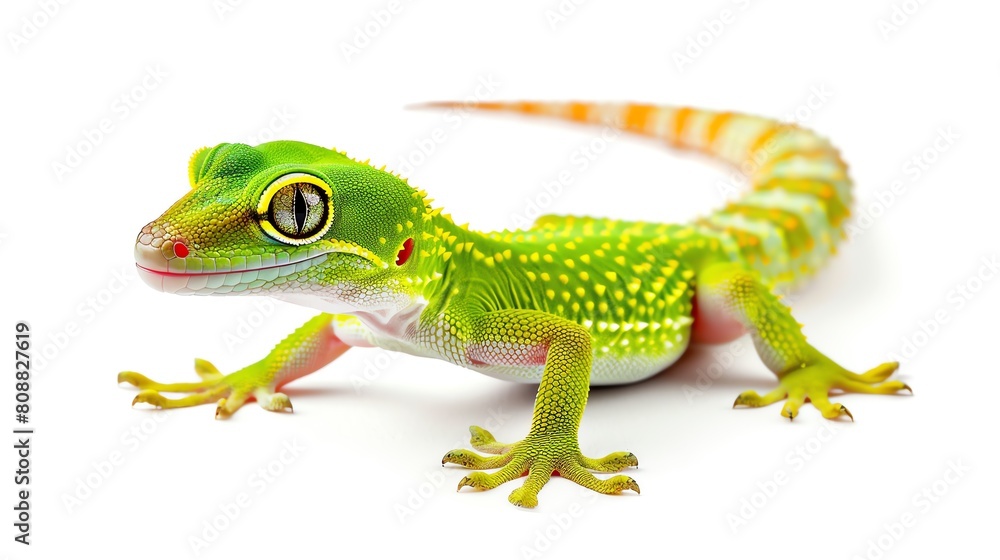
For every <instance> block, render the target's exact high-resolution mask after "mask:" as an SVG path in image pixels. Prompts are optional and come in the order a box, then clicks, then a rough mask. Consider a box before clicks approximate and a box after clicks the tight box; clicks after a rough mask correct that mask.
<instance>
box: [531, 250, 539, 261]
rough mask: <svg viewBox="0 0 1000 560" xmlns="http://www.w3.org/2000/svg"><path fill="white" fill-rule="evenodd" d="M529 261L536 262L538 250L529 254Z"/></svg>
mask: <svg viewBox="0 0 1000 560" xmlns="http://www.w3.org/2000/svg"><path fill="white" fill-rule="evenodd" d="M531 262H538V252H537V251H536V252H534V253H532V254H531Z"/></svg>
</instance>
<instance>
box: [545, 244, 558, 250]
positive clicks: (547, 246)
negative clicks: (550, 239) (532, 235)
mask: <svg viewBox="0 0 1000 560" xmlns="http://www.w3.org/2000/svg"><path fill="white" fill-rule="evenodd" d="M545 248H546V249H548V250H549V251H558V250H559V247H556V244H555V243H549V244H548V245H546V246H545Z"/></svg>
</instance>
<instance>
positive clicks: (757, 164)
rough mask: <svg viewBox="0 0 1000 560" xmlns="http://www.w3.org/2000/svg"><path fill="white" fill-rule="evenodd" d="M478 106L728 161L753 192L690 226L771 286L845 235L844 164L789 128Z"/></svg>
mask: <svg viewBox="0 0 1000 560" xmlns="http://www.w3.org/2000/svg"><path fill="white" fill-rule="evenodd" d="M427 106H431V107H460V106H463V105H462V104H460V103H449V102H445V103H431V104H428V105H427ZM476 108H477V109H482V110H496V111H508V112H517V113H526V114H532V115H543V116H549V117H559V118H562V119H567V120H571V121H578V122H584V123H592V124H603V125H611V126H615V127H617V128H621V129H624V130H626V131H629V132H633V133H638V134H642V135H645V136H653V137H656V138H660V139H663V140H664V141H666V143H667V144H668V145H670V146H672V147H674V148H680V149H691V150H696V151H699V152H702V153H705V154H709V155H712V156H715V157H717V158H719V159H721V160H723V161H725V162H727V163H729V164H731V165H732V166H734V167H735V169H736V173H735V176H736V177H739V178H741V179H745V181H746V182H747V183H749V185H750V187H751V188H750V192H749V193H746V194H744V195H743V196H742V197H741V198H739V199H738V200H735V201H732V202H730V203H728V204H727V205H726V206H725V207H724V208H722V209H719V210H717V211H715V212H713V213H711V214H709V215H708V216H706V217H703V218H700V219H698V220H697V221H696V224H697V225H700V226H702V227H703V228H705V229H707V230H710V231H711V232H714V233H715V234H716V235H720V236H723V237H726V238H728V240H731V241H732V242H734V243H735V246H737V247H738V248H739V251H740V252H741V253H742V255H743V257H744V260H745V261H746V262H747V263H748V264H749V265H750V266H752V267H753V268H754V269H756V270H757V271H759V272H760V274H761V275H762V276H763V277H764V278H765V280H767V281H770V282H773V283H775V284H781V285H790V284H794V283H797V281H798V280H801V279H802V278H804V277H806V276H808V275H810V274H811V273H813V272H814V271H816V270H817V269H818V268H819V267H820V266H822V265H823V264H824V263H825V261H826V260H827V259H828V258H829V256H830V255H832V254H833V253H834V252H835V250H836V244H837V243H838V242H839V241H840V240H841V239H843V238H844V237H845V236H844V225H845V219H846V218H847V217H848V215H849V213H850V210H849V208H850V207H851V203H852V193H851V187H852V185H851V180H850V178H849V177H848V174H847V165H846V164H845V163H844V162H843V160H841V159H840V154H839V153H838V151H837V150H836V148H834V147H833V146H832V145H831V144H830V143H829V142H828V141H827V140H826V139H824V138H822V137H820V136H819V135H817V134H816V133H814V132H812V131H811V130H808V129H805V128H801V127H798V126H796V125H794V124H786V123H781V122H778V121H775V120H772V119H766V118H762V117H755V116H750V115H744V114H740V113H730V112H713V111H703V110H700V109H691V108H688V107H664V106H655V105H637V104H626V103H601V104H598V103H578V102H568V103H548V102H541V103H536V102H512V103H492V102H490V103H479V104H478V105H477V106H476ZM730 246H732V245H730Z"/></svg>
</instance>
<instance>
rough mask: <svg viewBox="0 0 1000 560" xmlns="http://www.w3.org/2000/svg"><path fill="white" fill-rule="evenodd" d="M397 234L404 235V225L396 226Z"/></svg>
mask: <svg viewBox="0 0 1000 560" xmlns="http://www.w3.org/2000/svg"><path fill="white" fill-rule="evenodd" d="M396 232H397V233H403V224H396Z"/></svg>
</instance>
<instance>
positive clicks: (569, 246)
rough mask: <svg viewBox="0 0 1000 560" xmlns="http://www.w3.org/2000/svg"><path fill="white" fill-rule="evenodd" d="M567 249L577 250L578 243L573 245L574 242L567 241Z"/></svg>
mask: <svg viewBox="0 0 1000 560" xmlns="http://www.w3.org/2000/svg"><path fill="white" fill-rule="evenodd" d="M566 248H567V249H576V243H573V242H572V241H567V242H566Z"/></svg>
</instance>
